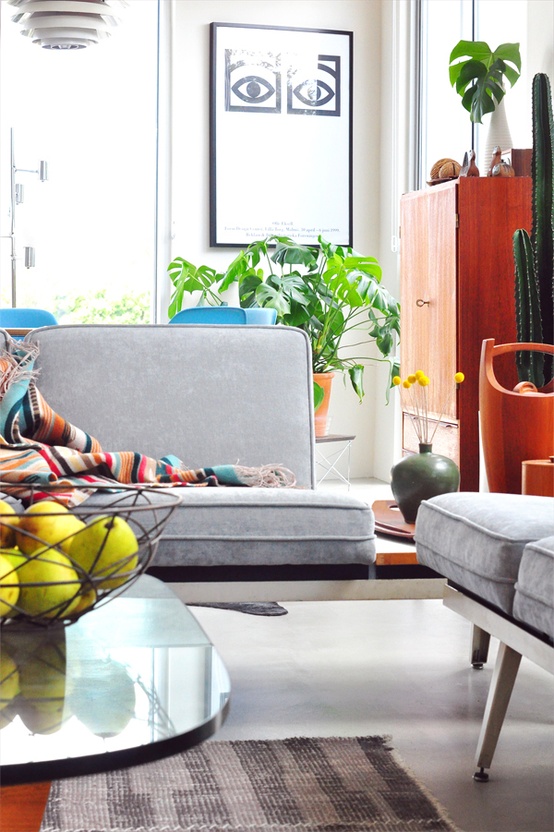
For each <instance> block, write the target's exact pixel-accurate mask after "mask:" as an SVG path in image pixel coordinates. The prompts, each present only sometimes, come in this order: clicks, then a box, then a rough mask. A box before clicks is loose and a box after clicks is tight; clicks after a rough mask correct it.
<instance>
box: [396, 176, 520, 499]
mask: <svg viewBox="0 0 554 832" xmlns="http://www.w3.org/2000/svg"><path fill="white" fill-rule="evenodd" d="M400 225H401V232H400V233H401V248H400V264H401V265H400V300H401V304H402V309H401V341H400V355H401V361H402V375H403V377H404V376H405V375H407V374H408V373H411V372H415V371H416V370H418V369H421V370H423V371H424V372H425V373H427V375H429V377H430V378H431V382H432V383H431V385H430V387H429V388H428V393H429V406H430V412H429V415H430V417H431V418H435V419H439V417H440V416H441V412H442V410H443V406H444V407H445V409H444V412H443V415H442V424H441V425H440V427H439V429H438V430H437V434H436V436H435V438H434V440H433V450H435V451H436V452H437V453H444V454H445V455H446V456H450V457H451V458H452V459H455V461H456V462H457V463H458V464H459V466H460V474H461V485H460V488H461V489H462V490H464V491H477V490H478V488H479V359H480V355H481V344H482V342H483V340H484V339H486V338H494V339H495V341H496V343H497V344H500V343H510V342H512V341H515V340H516V326H515V302H514V259H513V253H512V236H513V233H514V231H515V230H516V229H517V228H526V229H527V230H530V229H531V179H530V178H529V177H524V176H521V177H514V178H502V179H501V178H498V177H494V178H490V177H462V178H461V179H457V180H453V181H452V182H445V183H443V184H441V185H435V186H433V187H429V188H426V189H425V190H422V191H415V192H413V193H408V194H405V195H404V196H403V197H402V199H401V207H400ZM457 370H461V371H462V372H463V373H464V374H465V377H466V380H465V382H464V383H463V384H462V385H461V386H460V388H459V390H458V391H457V392H456V391H455V384H454V373H455V372H456V371H457ZM506 373H507V376H508V377H507V378H506V381H508V382H511V381H512V380H513V383H514V384H515V383H516V376H515V367H514V368H513V369H512V368H507V369H506ZM512 374H513V375H512ZM402 422H403V447H404V449H405V450H406V451H414V450H417V438H416V437H415V434H414V432H413V427H412V424H411V419H410V417H409V413H408V412H406V413H404V414H403V419H402Z"/></svg>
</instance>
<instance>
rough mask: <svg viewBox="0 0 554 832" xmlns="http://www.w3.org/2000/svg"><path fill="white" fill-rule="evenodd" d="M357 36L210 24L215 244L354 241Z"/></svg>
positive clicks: (212, 230) (212, 235) (212, 233)
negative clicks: (279, 239)
mask: <svg viewBox="0 0 554 832" xmlns="http://www.w3.org/2000/svg"><path fill="white" fill-rule="evenodd" d="M352 37H353V35H352V32H339V31H331V30H321V29H289V28H286V27H284V26H283V27H280V26H250V25H245V24H233V23H212V24H211V76H210V245H211V246H246V245H248V244H249V243H251V242H253V241H254V240H259V239H263V238H264V237H267V236H269V235H270V234H278V235H280V236H288V237H292V238H293V239H294V240H296V241H297V242H300V243H304V244H311V243H317V238H318V236H319V235H320V234H321V235H322V236H323V237H324V238H325V239H326V240H328V241H329V242H332V243H335V244H337V245H351V244H352Z"/></svg>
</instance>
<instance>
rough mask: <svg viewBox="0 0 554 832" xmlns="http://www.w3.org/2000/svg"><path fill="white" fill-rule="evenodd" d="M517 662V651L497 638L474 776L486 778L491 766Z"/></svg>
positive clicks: (518, 660)
mask: <svg viewBox="0 0 554 832" xmlns="http://www.w3.org/2000/svg"><path fill="white" fill-rule="evenodd" d="M520 662H521V653H516V651H515V650H512V648H511V647H507V646H506V645H505V644H503V643H502V642H501V643H500V646H499V648H498V656H497V659H496V664H495V666H494V672H493V675H492V680H491V686H490V689H489V695H488V698H487V704H486V707H485V715H484V717H483V725H482V727H481V734H480V736H479V742H478V743H477V755H476V763H477V766H478V767H479V771H477V772H476V773H475V774H474V777H475V779H476V780H487V779H488V774H486V773H485V772H484V769H486V768H490V766H491V763H492V758H493V755H494V752H495V749H496V743H497V742H498V737H499V736H500V730H501V728H502V723H503V722H504V717H505V716H506V710H507V708H508V703H509V701H510V696H511V695H512V690H513V688H514V683H515V680H516V676H517V671H518V669H519V664H520Z"/></svg>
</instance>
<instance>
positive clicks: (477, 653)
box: [469, 624, 491, 667]
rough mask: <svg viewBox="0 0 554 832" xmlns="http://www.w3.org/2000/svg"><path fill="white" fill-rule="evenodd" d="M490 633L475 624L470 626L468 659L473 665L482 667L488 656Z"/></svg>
mask: <svg viewBox="0 0 554 832" xmlns="http://www.w3.org/2000/svg"><path fill="white" fill-rule="evenodd" d="M490 640H491V637H490V633H487V632H486V631H485V630H482V629H481V627H478V626H477V624H474V625H473V626H472V628H471V653H470V657H469V660H470V662H471V664H472V665H473V667H483V665H484V664H485V662H486V661H487V658H488V656H489V644H490Z"/></svg>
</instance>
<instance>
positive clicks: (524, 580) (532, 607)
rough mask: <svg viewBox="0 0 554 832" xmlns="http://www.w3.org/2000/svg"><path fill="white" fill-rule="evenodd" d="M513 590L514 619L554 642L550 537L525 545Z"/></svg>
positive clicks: (553, 570) (553, 563) (553, 564)
mask: <svg viewBox="0 0 554 832" xmlns="http://www.w3.org/2000/svg"><path fill="white" fill-rule="evenodd" d="M515 590H516V594H515V598H514V618H517V619H518V621H522V622H523V623H524V624H527V625H529V626H530V627H534V629H536V630H539V632H541V633H545V634H546V635H547V636H548V637H549V638H550V639H551V640H552V641H554V536H553V537H545V538H543V539H542V540H537V541H536V542H534V543H528V544H527V546H526V547H525V549H524V550H523V555H522V558H521V565H520V567H519V573H518V576H517V582H516V586H515Z"/></svg>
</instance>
